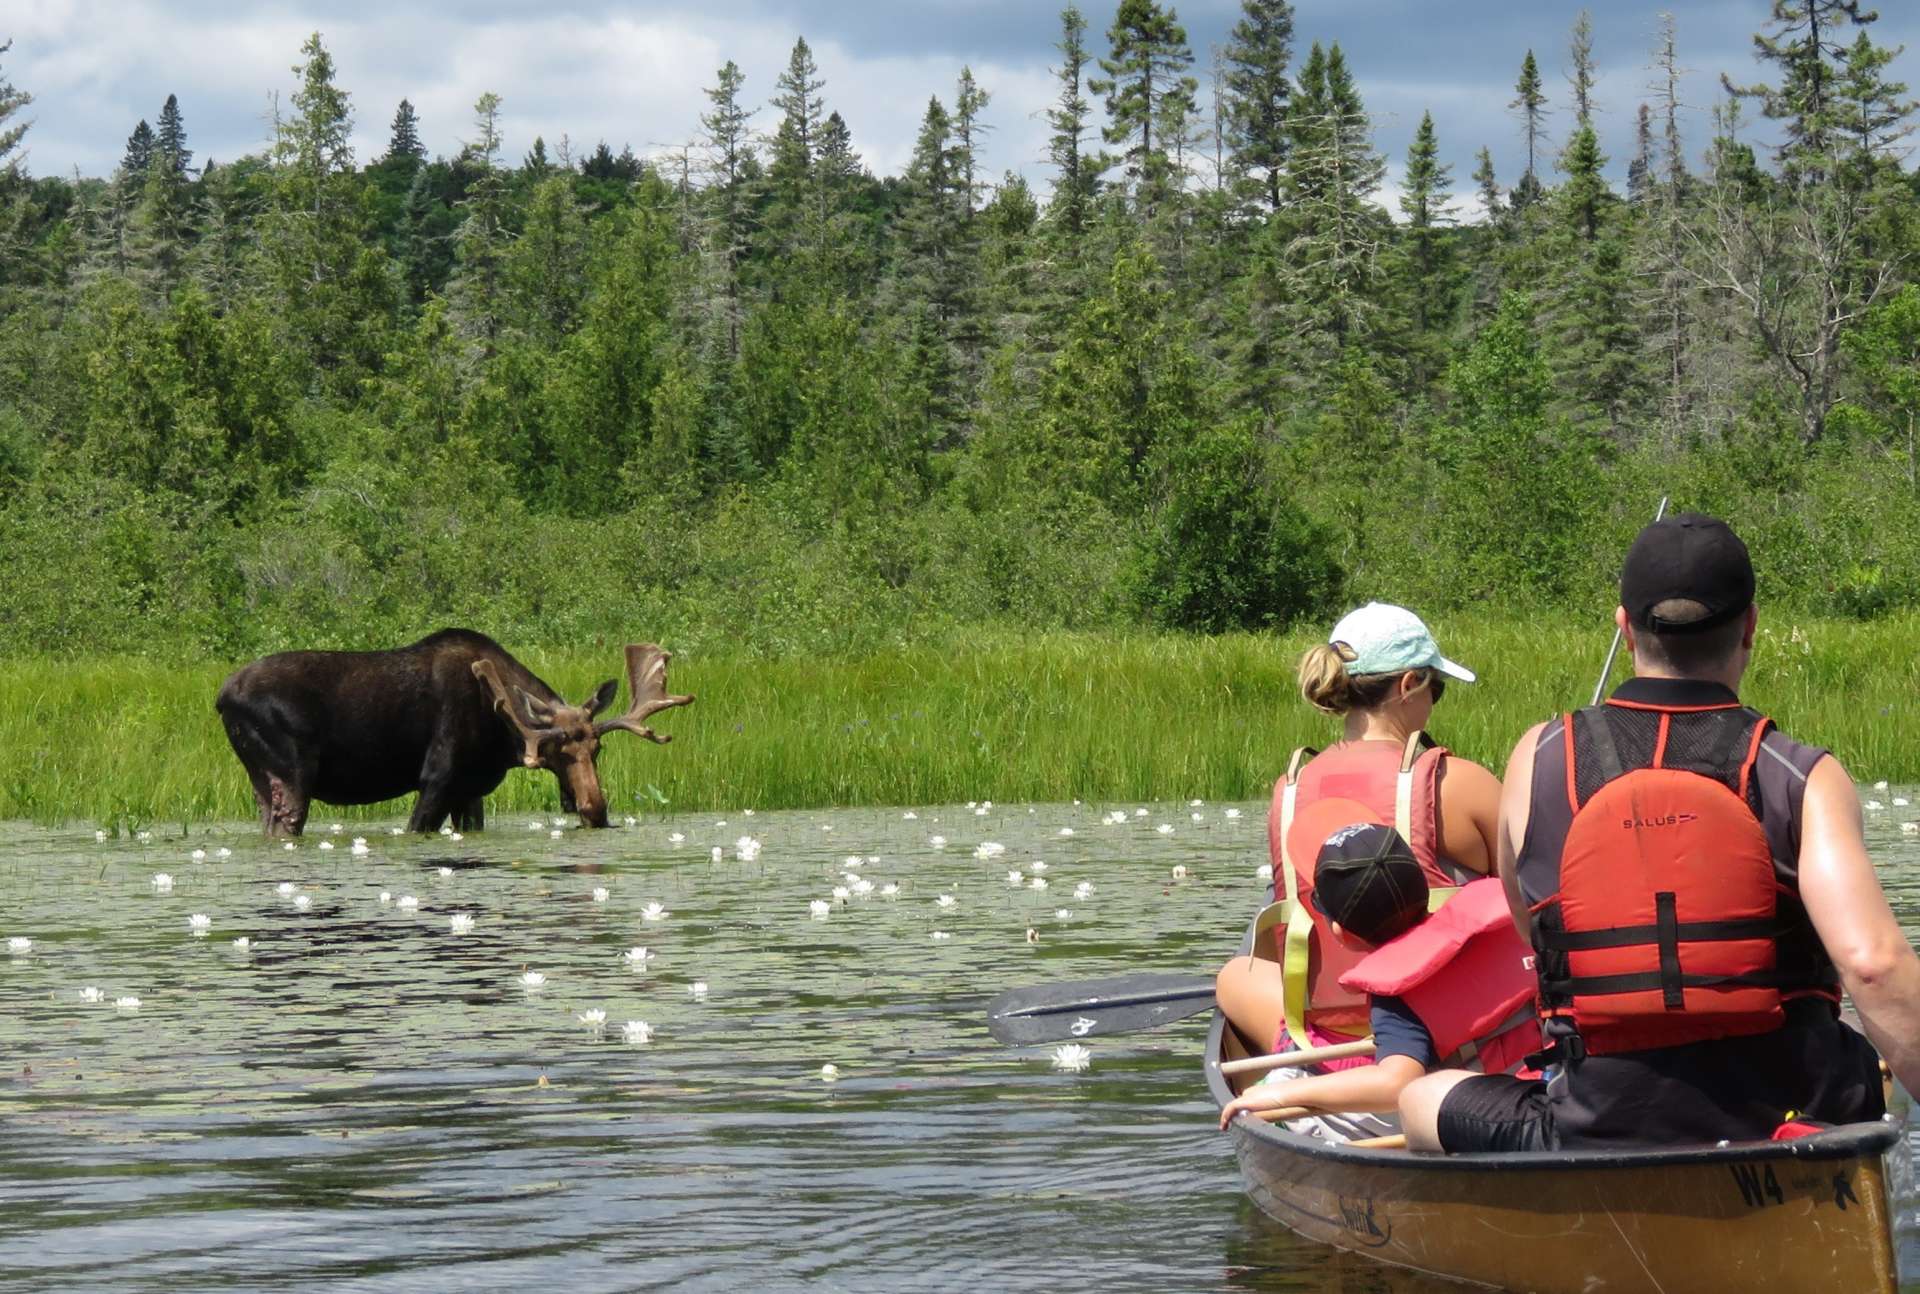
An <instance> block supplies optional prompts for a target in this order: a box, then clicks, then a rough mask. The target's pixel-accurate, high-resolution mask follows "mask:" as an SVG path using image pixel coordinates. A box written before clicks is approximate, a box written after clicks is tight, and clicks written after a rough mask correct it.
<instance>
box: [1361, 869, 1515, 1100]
mask: <svg viewBox="0 0 1920 1294" xmlns="http://www.w3.org/2000/svg"><path fill="white" fill-rule="evenodd" d="M1340 983H1341V984H1342V985H1344V986H1346V987H1347V988H1349V989H1358V990H1360V991H1361V992H1364V993H1368V994H1373V995H1377V996H1389V997H1397V998H1399V999H1400V1000H1401V1001H1403V1002H1405V1003H1406V1004H1407V1007H1408V1009H1410V1010H1411V1011H1412V1012H1413V1013H1414V1014H1415V1015H1416V1016H1418V1017H1420V1023H1422V1024H1424V1025H1425V1026H1426V1027H1427V1032H1429V1033H1431V1034H1432V1035H1433V1048H1434V1051H1435V1052H1436V1053H1438V1055H1439V1057H1440V1061H1439V1066H1440V1067H1441V1068H1446V1069H1462V1068H1465V1069H1477V1070H1480V1071H1482V1072H1484V1073H1488V1074H1511V1073H1514V1072H1515V1071H1517V1070H1520V1069H1522V1068H1524V1067H1525V1064H1526V1058H1527V1055H1528V1054H1529V1053H1530V1052H1535V1051H1538V1050H1540V1021H1539V1018H1538V1017H1537V1016H1536V1015H1535V1013H1534V992H1535V989H1536V987H1537V979H1536V977H1535V975H1534V971H1533V950H1532V949H1531V948H1529V947H1528V946H1527V941H1526V940H1525V939H1522V938H1521V937H1520V932H1519V931H1518V930H1516V929H1514V925H1513V913H1512V912H1511V910H1509V908H1508V907H1507V896H1506V893H1505V892H1504V891H1503V890H1502V889H1501V886H1500V882H1499V880H1498V879H1497V878H1494V877H1491V876H1487V877H1482V878H1481V879H1479V880H1477V881H1474V882H1472V883H1471V884H1468V885H1465V886H1463V887H1462V888H1461V889H1460V892H1459V893H1457V894H1455V895H1454V896H1453V898H1452V899H1450V900H1448V902H1447V905H1446V906H1445V907H1443V908H1441V909H1440V910H1439V911H1438V912H1436V913H1434V914H1433V915H1432V916H1430V917H1428V918H1427V919H1426V920H1425V921H1422V922H1421V923H1420V924H1419V925H1417V926H1415V927H1414V928H1413V929H1411V930H1409V931H1407V932H1406V933H1405V934H1403V935H1401V936H1399V937H1398V938H1397V939H1393V940H1390V941H1388V942H1387V943H1385V944H1382V945H1381V946H1380V947H1379V948H1376V949H1375V950H1374V951H1372V952H1371V953H1368V954H1367V955H1366V957H1364V958H1363V959H1362V960H1361V961H1360V964H1359V965H1357V966H1355V967H1354V968H1353V969H1352V970H1350V971H1348V972H1347V973H1346V974H1345V975H1342V976H1341V977H1340Z"/></svg>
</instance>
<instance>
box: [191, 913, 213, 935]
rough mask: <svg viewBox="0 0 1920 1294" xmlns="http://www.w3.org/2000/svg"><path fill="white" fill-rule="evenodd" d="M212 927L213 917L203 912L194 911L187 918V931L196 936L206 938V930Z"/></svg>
mask: <svg viewBox="0 0 1920 1294" xmlns="http://www.w3.org/2000/svg"><path fill="white" fill-rule="evenodd" d="M211 929H213V918H212V917H210V916H208V915H207V914H206V913H204V912H196V913H194V914H193V915H192V916H190V917H188V918H187V931H188V933H190V934H192V935H193V936H195V937H196V938H201V939H204V938H206V934H207V931H209V930H211Z"/></svg>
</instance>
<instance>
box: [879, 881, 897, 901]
mask: <svg viewBox="0 0 1920 1294" xmlns="http://www.w3.org/2000/svg"><path fill="white" fill-rule="evenodd" d="M898 893H900V886H899V884H898V883H897V882H894V881H888V882H887V883H886V884H885V885H882V886H881V887H880V897H881V898H883V899H890V898H893V897H894V896H895V895H896V894H898Z"/></svg>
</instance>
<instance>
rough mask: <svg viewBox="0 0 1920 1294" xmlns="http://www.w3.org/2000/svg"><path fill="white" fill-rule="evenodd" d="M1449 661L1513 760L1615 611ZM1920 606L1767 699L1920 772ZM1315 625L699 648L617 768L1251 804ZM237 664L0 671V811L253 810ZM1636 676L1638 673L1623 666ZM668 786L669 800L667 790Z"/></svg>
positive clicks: (1840, 648)
mask: <svg viewBox="0 0 1920 1294" xmlns="http://www.w3.org/2000/svg"><path fill="white" fill-rule="evenodd" d="M1436 630H1437V632H1438V634H1439V636H1440V639H1441V642H1442V644H1443V645H1444V647H1445V648H1446V650H1447V652H1448V653H1449V654H1450V655H1452V656H1454V657H1455V658H1457V659H1459V660H1461V661H1463V662H1465V663H1466V664H1468V665H1470V666H1472V667H1473V668H1474V669H1476V670H1478V671H1479V673H1480V676H1481V679H1482V683H1481V685H1480V686H1477V687H1473V688H1467V687H1456V688H1454V689H1453V690H1451V691H1449V693H1448V694H1447V696H1446V698H1445V699H1444V700H1443V701H1442V703H1441V706H1440V709H1439V711H1438V713H1437V714H1436V717H1435V723H1434V727H1435V730H1436V733H1437V735H1438V736H1439V737H1440V738H1441V739H1442V740H1443V741H1445V742H1446V743H1447V744H1448V745H1450V746H1451V747H1453V748H1454V749H1455V750H1458V751H1459V752H1461V753H1462V754H1465V755H1467V756H1469V757H1471V758H1474V759H1478V760H1481V761H1483V762H1486V763H1488V764H1490V765H1491V766H1493V767H1494V768H1495V769H1496V771H1497V770H1498V769H1499V768H1500V767H1501V766H1502V764H1503V763H1504V761H1505V759H1506V755H1507V753H1508V751H1509V750H1510V749H1511V747H1512V745H1513V742H1514V739H1515V738H1516V737H1517V736H1518V735H1519V734H1520V732H1521V731H1522V730H1523V729H1524V728H1525V727H1526V726H1527V725H1528V724H1530V723H1533V722H1536V721H1538V720H1540V719H1542V718H1545V717H1546V716H1547V715H1549V714H1551V713H1553V712H1555V711H1557V710H1561V709H1564V708H1566V707H1567V706H1569V705H1574V704H1579V703H1581V702H1583V701H1584V700H1585V699H1586V698H1587V696H1588V695H1590V694H1591V692H1592V689H1593V683H1594V679H1595V677H1596V676H1597V675H1598V673H1599V669H1600V662H1601V660H1602V659H1603V657H1604V656H1605V653H1606V646H1607V638H1608V636H1609V634H1610V632H1611V631H1610V627H1608V626H1606V625H1605V624H1604V622H1601V623H1597V624H1578V625H1576V624H1571V623H1566V622H1552V623H1531V624H1530V623H1521V622H1517V621H1515V620H1512V619H1497V618H1493V617H1486V618H1469V617H1464V616H1454V617H1449V618H1448V619H1447V620H1446V621H1444V622H1441V623H1438V624H1437V625H1436ZM1917 631H1920V616H1912V615H1907V616H1900V617H1894V618H1889V619H1886V620H1882V621H1877V622H1872V623H1867V624H1858V623H1851V622H1845V623H1842V622H1820V623H1812V624H1806V625H1802V626H1794V625H1791V624H1783V625H1767V626H1765V627H1764V628H1763V631H1762V635H1761V639H1760V643H1759V645H1758V648H1757V649H1756V652H1755V658H1754V665H1753V669H1752V672H1751V673H1750V674H1749V681H1748V686H1747V689H1746V695H1747V697H1748V699H1749V700H1750V701H1752V702H1753V703H1754V704H1755V705H1758V706H1760V707H1761V708H1762V709H1765V710H1767V711H1768V712H1769V713H1771V714H1772V715H1773V716H1774V717H1775V718H1776V719H1777V720H1778V722H1779V723H1780V724H1781V726H1782V727H1784V728H1786V729H1787V730H1789V731H1791V732H1794V733H1796V734H1797V735H1800V736H1802V737H1803V738H1804V739H1806V740H1810V741H1817V742H1821V743H1823V744H1826V745H1828V746H1830V747H1831V748H1832V749H1833V750H1834V751H1835V752H1836V753H1837V754H1838V755H1839V756H1840V757H1841V758H1842V759H1843V760H1844V761H1845V762H1846V764H1847V766H1848V768H1849V769H1850V770H1851V771H1852V772H1853V774H1854V776H1855V777H1857V778H1860V779H1863V780H1873V779H1877V778H1883V777H1884V778H1892V779H1895V780H1909V781H1910V780H1920V729H1917V728H1916V727H1915V726H1914V722H1913V721H1914V717H1915V715H1914V711H1915V703H1916V701H1915V699H1916V697H1920V650H1916V646H1915V643H1916V632H1917ZM1308 642H1309V635H1308V634H1305V633H1297V634H1292V635H1287V636H1283V637H1259V636H1251V635H1240V636H1228V637H1220V638H1184V637H1171V636H1137V637H1130V636H1107V635H1102V636H1093V635H1066V634H1048V635H1039V636H1034V637H1030V638H1013V637H1009V636H1006V635H982V636H979V637H975V638H963V639H960V640H957V641H954V642H952V643H950V644H949V645H947V646H945V647H943V648H940V649H931V648H913V649H906V650H894V651H883V652H876V653H874V654H872V655H868V656H862V657H854V658H819V657H807V656H794V657H786V658H778V659H742V658H731V659H730V658H724V657H708V658H700V657H694V656H688V655H684V654H683V655H682V656H680V657H679V658H677V659H676V660H675V662H674V665H673V676H672V684H673V687H674V688H675V690H687V691H692V692H696V693H698V694H699V696H700V699H699V702H698V704H696V705H694V706H692V707H690V708H688V709H685V710H677V711H674V712H671V713H670V714H668V715H666V716H664V717H663V718H662V720H661V721H660V727H661V729H662V731H666V732H671V733H672V734H673V736H674V740H673V743H672V744H671V745H669V746H666V747H654V746H651V745H648V744H646V743H642V742H640V741H637V740H632V739H629V738H626V737H624V736H621V735H615V736H614V737H613V738H612V739H610V740H609V741H608V743H607V746H606V749H605V751H604V753H603V755H602V759H601V768H602V773H603V776H604V778H605V782H606V785H607V788H608V793H609V799H610V802H611V804H612V810H613V812H614V814H615V815H616V816H618V815H622V814H628V813H633V814H638V813H643V812H660V811H676V810H736V809H739V808H745V807H759V808H768V809H772V808H790V807H804V806H828V805H879V804H898V805H923V804H941V803H952V802H956V801H964V800H973V799H994V800H1002V801H1022V800H1045V801H1061V800H1071V799H1082V800H1093V801H1114V800H1149V799H1175V798H1179V799H1184V798H1187V797H1202V798H1205V799H1209V800H1239V799H1254V798H1259V797H1263V796H1265V795H1266V794H1267V793H1268V791H1269V789H1270V787H1271V785H1272V781H1273V778H1274V775H1275V774H1276V772H1277V771H1278V770H1279V769H1280V768H1281V767H1282V766H1283V765H1284V763H1285V761H1286V757H1287V755H1288V753H1289V752H1290V751H1291V750H1292V749H1293V748H1294V747H1295V746H1298V745H1302V744H1312V745H1320V744H1324V743H1325V742H1327V741H1328V740H1330V739H1331V738H1332V735H1333V733H1334V732H1335V727H1334V725H1333V723H1332V721H1330V720H1327V719H1325V718H1324V717H1322V716H1320V715H1318V714H1316V713H1315V712H1314V711H1313V710H1311V709H1310V708H1309V707H1308V706H1307V705H1306V704H1305V703H1304V702H1302V701H1301V700H1300V699H1299V696H1298V694H1297V693H1296V691H1295V690H1294V682H1293V666H1294V662H1295V661H1296V659H1297V658H1298V656H1299V653H1300V651H1301V650H1302V649H1303V648H1304V647H1305V646H1306V645H1307V643H1308ZM519 654H520V656H521V659H523V660H524V661H525V662H526V663H527V664H528V665H529V666H531V667H532V668H533V669H534V670H535V671H536V672H537V673H539V674H540V675H541V676H542V677H543V678H545V679H546V680H547V681H548V682H549V683H551V684H553V685H554V686H555V687H557V688H559V689H560V690H561V691H562V692H563V693H565V694H566V695H567V696H568V697H570V698H576V699H577V698H578V697H579V696H581V695H583V694H584V693H585V692H587V691H588V690H589V689H590V688H591V687H592V686H594V685H595V684H596V683H598V682H599V681H600V680H601V679H604V678H607V677H610V676H612V675H614V674H615V673H617V653H616V652H615V651H613V650H611V649H601V650H595V651H592V652H585V651H579V650H573V649H543V650H534V649H528V650H524V651H521V652H520V653H519ZM227 668H228V666H226V665H224V664H222V665H212V664H198V665H169V664H161V663H155V662H150V661H145V660H137V659H126V658H112V659H94V660H80V661H33V660H14V661H10V662H6V663H5V664H0V761H3V762H0V818H31V819H35V820H38V821H41V822H47V823H52V822H60V821H72V820H88V821H92V822H96V823H99V824H101V825H103V826H108V827H111V828H116V829H131V828H133V827H136V826H142V825H148V824H156V823H157V824H167V825H170V824H173V823H180V824H192V823H203V822H208V821H214V820H220V821H231V820H244V819H247V818H250V817H252V815H253V812H254V810H253V803H252V797H251V794H250V792H249V791H248V788H247V784H246V779H245V777H244V776H243V774H242V772H241V768H240V764H239V762H238V761H237V760H236V759H235V758H234V757H233V754H232V752H231V750H230V749H229V748H228V746H227V742H226V736H225V734H224V732H223V731H222V730H221V727H220V724H219V721H218V718H217V717H216V716H215V714H214V711H213V697H214V694H215V692H216V691H217V690H218V688H219V685H220V680H221V678H222V677H223V676H224V675H225V673H226V671H227ZM1619 676H1620V675H1619V674H1616V677H1619ZM656 791H657V792H658V794H657V795H656V794H655V792H656ZM556 808H557V797H556V795H555V789H554V782H553V779H552V778H551V777H550V776H548V775H547V774H545V773H528V772H514V773H512V774H510V775H509V776H508V778H507V780H506V782H505V783H504V784H503V785H502V786H501V788H500V790H499V791H497V792H496V793H495V794H494V795H493V797H492V798H491V800H490V801H489V806H488V811H489V814H490V818H491V820H492V822H493V824H494V825H496V826H498V825H500V824H501V820H502V819H503V818H504V817H505V816H506V815H511V814H518V813H528V812H551V811H554V810H556ZM404 812H405V802H404V801H398V802H393V803H389V804H385V805H372V806H364V807H358V808H349V807H340V808H334V807H319V806H316V808H315V811H314V814H315V818H316V819H318V820H321V821H325V820H327V819H331V818H339V819H342V820H353V819H365V818H370V817H378V818H394V817H398V816H402V815H403V814H404Z"/></svg>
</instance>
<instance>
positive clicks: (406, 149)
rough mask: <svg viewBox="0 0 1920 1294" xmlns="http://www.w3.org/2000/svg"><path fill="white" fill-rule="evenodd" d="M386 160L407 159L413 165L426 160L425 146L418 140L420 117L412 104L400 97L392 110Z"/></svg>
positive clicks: (384, 159) (383, 159)
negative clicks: (390, 132)
mask: <svg viewBox="0 0 1920 1294" xmlns="http://www.w3.org/2000/svg"><path fill="white" fill-rule="evenodd" d="M381 160H382V161H387V162H397V161H403V160H404V161H409V162H412V163H413V164H414V165H415V166H418V165H419V164H420V163H421V162H424V161H426V160H427V146H426V145H425V144H423V143H421V142H420V118H419V117H418V116H417V115H415V113H414V111H413V104H412V103H410V102H409V101H407V100H405V99H402V100H401V101H400V106H399V107H397V108H395V109H394V110H393V133H392V135H391V136H389V138H388V140H387V152H386V156H385V157H384V158H382V159H381Z"/></svg>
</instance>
